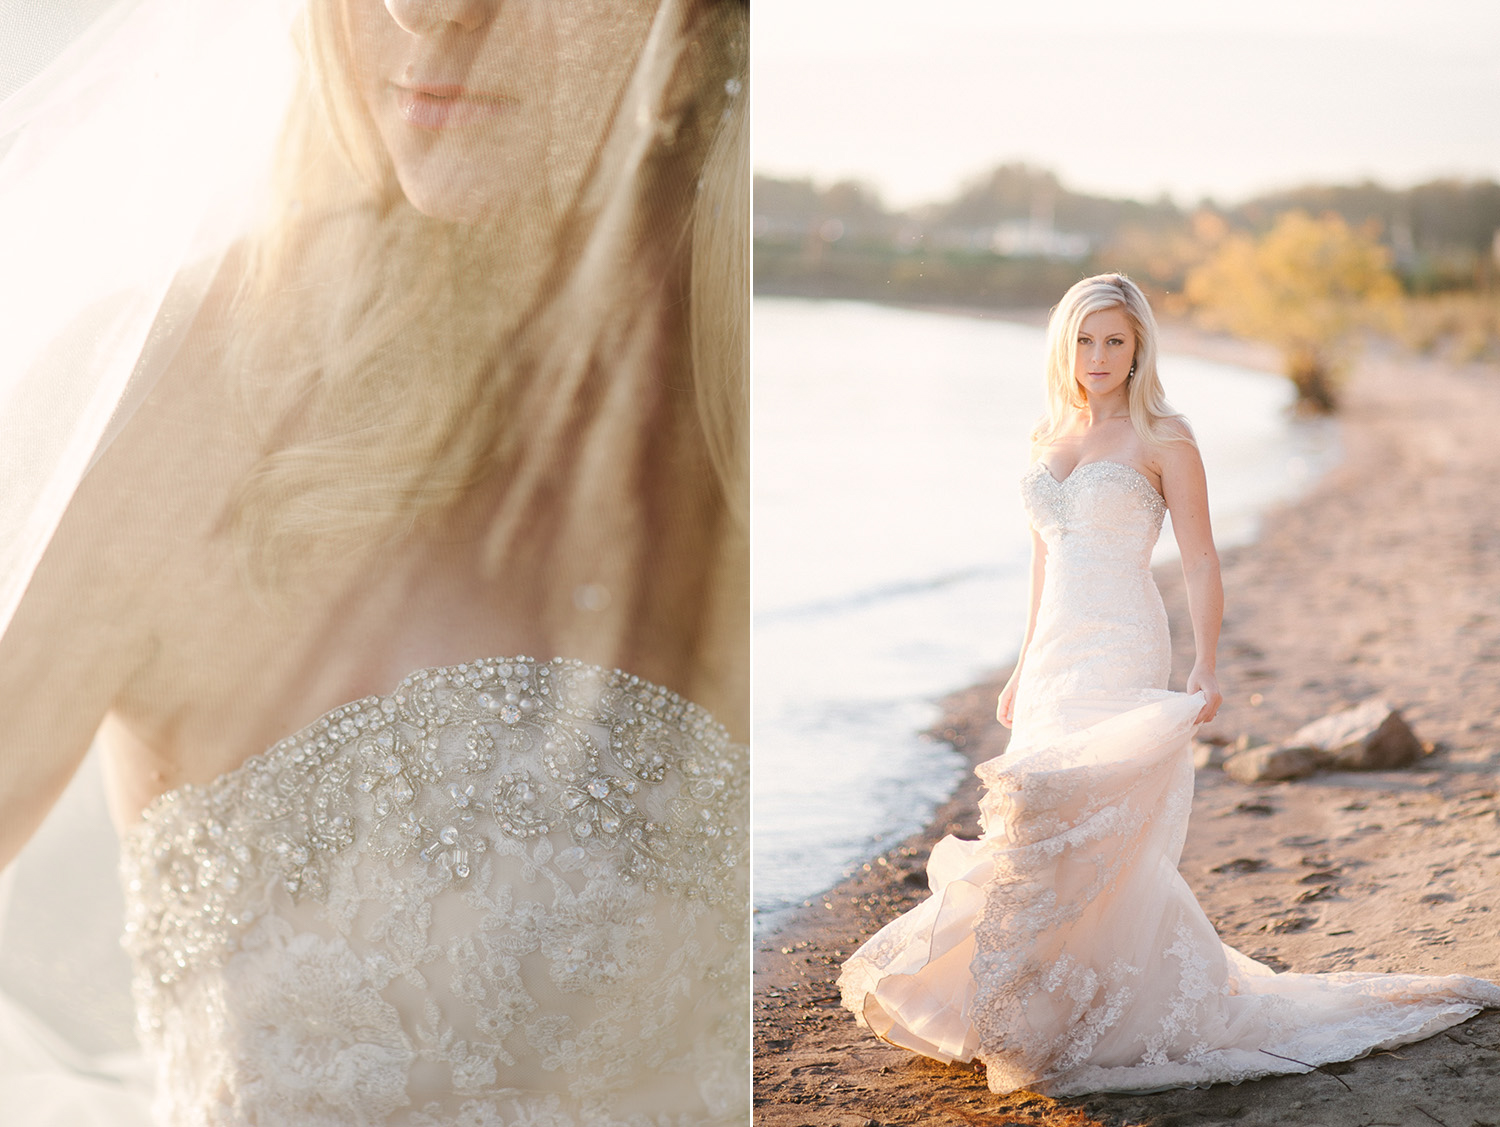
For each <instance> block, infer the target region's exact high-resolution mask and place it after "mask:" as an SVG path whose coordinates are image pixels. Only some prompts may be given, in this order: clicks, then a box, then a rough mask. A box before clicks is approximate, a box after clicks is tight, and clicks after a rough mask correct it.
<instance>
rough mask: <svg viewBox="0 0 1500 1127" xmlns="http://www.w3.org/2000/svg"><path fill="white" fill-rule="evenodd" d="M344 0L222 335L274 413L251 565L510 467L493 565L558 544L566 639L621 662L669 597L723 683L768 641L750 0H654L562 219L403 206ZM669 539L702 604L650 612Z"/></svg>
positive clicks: (246, 532)
mask: <svg viewBox="0 0 1500 1127" xmlns="http://www.w3.org/2000/svg"><path fill="white" fill-rule="evenodd" d="M341 8H342V5H340V4H338V3H337V0H314V2H313V3H311V4H310V6H309V8H308V10H307V12H306V13H305V15H304V21H303V41H304V47H303V52H304V57H305V59H306V63H307V66H306V70H307V75H306V77H304V79H303V84H304V89H303V90H302V92H301V93H302V96H301V97H300V98H299V99H298V102H299V108H298V110H297V112H296V113H295V114H294V116H293V118H292V120H291V121H290V123H289V125H288V128H287V131H286V134H285V141H284V146H283V167H282V169H281V171H280V173H279V177H278V187H277V198H278V203H277V205H276V207H275V210H274V215H273V222H272V223H271V224H270V225H269V226H268V228H267V230H266V232H265V233H264V235H263V237H262V238H261V239H259V240H258V241H257V242H256V244H255V245H254V246H253V247H252V248H251V249H250V252H249V256H248V265H247V268H246V271H245V281H244V283H243V285H242V286H241V294H240V299H239V309H238V317H237V325H236V331H235V334H234V336H233V339H232V340H231V342H230V347H229V358H230V363H231V364H232V365H233V366H234V368H235V369H237V370H238V372H239V373H240V374H241V382H242V385H243V387H244V388H245V395H246V398H247V400H248V401H249V402H251V403H254V404H256V405H257V406H256V408H255V409H256V410H257V411H258V412H259V413H262V414H266V415H267V417H269V418H271V419H273V420H274V423H273V425H271V426H270V427H268V428H267V429H266V431H265V441H264V448H265V453H264V455H263V457H262V458H261V460H260V463H259V465H258V466H256V467H255V469H254V470H253V471H252V473H251V474H250V477H249V479H248V480H247V481H246V482H245V483H244V486H243V488H242V490H241V492H240V495H239V496H238V498H237V499H236V502H235V505H234V509H233V512H232V513H231V517H230V523H231V526H232V529H233V533H234V535H235V536H236V538H237V543H238V544H239V545H240V548H241V555H242V558H244V559H246V560H247V561H248V566H249V568H250V570H251V573H252V574H254V575H259V576H262V577H264V576H269V577H270V578H271V580H272V581H274V580H275V579H276V577H277V576H278V575H280V574H283V573H285V572H287V571H288V570H295V569H296V568H297V567H299V566H306V565H307V563H308V562H316V561H318V560H322V559H326V558H329V557H330V556H333V555H336V554H339V553H343V552H348V551H350V550H351V549H358V548H361V547H363V548H374V547H378V545H379V544H380V543H381V542H382V541H383V540H384V539H387V538H389V537H392V536H399V535H401V534H403V533H404V532H406V531H408V530H409V529H411V528H412V527H413V526H414V525H416V524H418V523H420V522H422V521H424V520H426V519H428V518H429V517H431V516H434V515H436V514H438V513H440V512H442V511H445V510H447V509H449V508H451V507H452V506H453V505H455V504H457V503H458V502H459V501H460V500H461V499H462V498H463V497H464V496H465V495H467V494H468V493H469V491H470V490H471V489H472V487H473V486H475V485H476V484H477V483H478V482H480V481H481V480H484V479H486V478H488V479H490V480H495V479H496V478H497V477H499V478H501V479H503V481H504V494H503V498H502V500H501V504H500V507H499V510H498V513H497V515H496V516H495V518H494V519H493V521H492V522H491V523H490V526H489V529H488V532H487V535H486V556H487V558H488V561H489V564H490V566H491V569H492V570H498V569H499V568H500V567H501V566H502V565H503V564H504V563H505V562H506V561H508V560H512V559H516V558H519V557H522V556H527V557H532V558H534V557H535V553H537V552H547V553H548V554H549V560H548V564H549V569H550V574H553V575H554V576H555V580H554V581H553V586H554V587H555V592H554V595H555V598H551V600H550V601H551V604H552V605H549V606H548V607H545V608H542V609H543V614H544V619H545V620H546V621H547V622H548V624H549V625H550V626H551V627H552V629H553V636H554V637H555V638H557V644H558V646H559V648H560V650H566V651H567V652H570V653H572V654H574V655H577V656H589V655H591V654H598V653H608V652H609V651H610V648H611V642H610V639H611V638H613V639H616V640H618V639H620V638H622V637H624V636H625V635H626V634H627V633H628V631H629V630H630V629H631V628H632V626H634V627H636V628H639V627H640V625H641V623H642V622H643V621H649V620H651V619H652V618H653V617H658V618H659V617H661V616H662V615H664V614H666V615H670V616H675V617H676V618H678V619H683V620H685V622H686V625H685V627H684V629H687V630H689V631H696V632H697V634H698V636H699V644H700V647H701V648H703V649H704V650H705V656H704V661H703V665H704V669H705V677H714V676H719V675H721V674H722V673H723V672H724V670H725V669H726V668H727V667H728V666H730V665H734V664H735V663H737V662H738V663H740V664H743V662H741V661H740V659H739V658H737V657H730V656H725V655H726V654H737V653H738V651H739V649H740V648H742V646H741V643H742V642H744V641H745V640H746V639H747V631H748V611H745V613H743V614H741V613H740V609H737V608H740V605H741V603H742V602H743V601H744V600H743V599H742V598H741V595H740V593H739V592H740V588H741V587H742V586H743V585H744V583H745V577H744V576H743V575H742V574H740V573H741V572H743V571H744V568H745V565H744V564H743V561H741V560H740V559H739V558H738V557H739V556H741V555H743V554H744V551H743V545H744V544H745V543H746V536H747V534H746V527H747V524H748V502H747V499H746V493H747V490H748V485H747V475H746V473H745V468H744V467H745V462H746V454H747V451H746V436H745V435H746V426H745V416H746V413H747V408H746V386H745V369H746V352H747V339H746V336H745V325H746V322H747V320H748V305H749V285H748V262H747V258H746V251H745V244H746V243H747V241H748V230H749V205H748V197H747V192H748V182H749V173H748V132H747V125H746V122H747V115H748V110H747V106H746V101H747V98H746V93H745V91H744V82H745V72H746V55H747V46H748V44H747V39H748V20H747V15H746V6H745V5H744V4H743V3H740V2H737V0H661V3H660V4H659V5H658V7H657V10H656V13H655V16H654V18H653V21H652V25H651V28H650V31H649V33H648V35H647V38H646V41H645V44H644V46H643V47H642V49H641V52H640V55H639V57H638V59H637V60H636V62H635V65H634V68H633V70H632V72H631V74H630V77H629V79H628V81H627V83H626V85H625V88H624V90H623V93H622V94H621V95H620V100H619V102H618V104H617V105H616V106H615V107H614V112H613V115H612V120H611V122H610V124H609V126H608V128H607V129H606V132H605V135H604V138H603V141H602V142H601V144H600V145H599V148H598V149H597V151H596V152H595V153H594V155H593V159H592V162H591V165H590V167H589V168H588V170H587V172H586V174H585V176H584V179H583V182H582V185H581V187H580V188H579V190H578V191H577V193H576V196H575V197H574V198H572V199H570V200H565V201H556V202H557V203H558V205H559V210H560V214H559V216H558V218H557V220H556V222H555V224H554V225H553V226H552V228H551V229H550V230H547V231H542V232H537V231H534V230H530V229H521V230H517V228H518V227H520V228H527V227H528V225H526V224H517V223H515V222H514V220H512V221H511V223H510V224H509V225H508V226H507V225H504V224H499V223H494V222H489V223H485V222H481V223H478V224H475V225H462V224H454V223H448V222H444V221H441V220H436V219H432V218H429V217H427V216H425V215H422V214H421V213H420V212H418V211H417V210H416V209H415V208H413V207H412V206H411V205H410V204H409V203H407V202H406V200H405V198H404V196H403V195H402V194H401V192H400V189H399V187H398V186H397V184H396V182H395V176H394V171H393V168H392V166H391V164H390V160H389V157H388V156H387V155H386V153H385V150H384V146H383V145H382V144H381V143H380V141H379V137H378V134H377V133H376V131H375V127H374V123H373V122H372V121H371V120H370V119H369V117H368V114H367V112H366V111H365V109H364V107H363V104H362V102H361V101H360V99H359V98H358V97H357V95H356V93H355V82H354V78H353V75H352V73H351V69H350V68H351V63H350V56H349V51H348V47H347V29H346V28H345V27H344V26H343V20H342V17H341V14H340V10H341ZM528 239H529V240H531V243H532V244H533V245H530V246H527V244H526V240H528ZM518 246H519V247H520V249H521V251H522V253H519V254H518V253H517V250H518ZM267 401H270V402H271V403H272V404H273V406H272V407H271V409H270V410H269V412H267V410H266V407H265V406H264V405H265V403H266V402H267ZM646 481H650V482H652V483H654V484H655V485H656V486H658V487H661V488H664V489H665V490H666V498H665V501H664V502H660V503H658V505H657V509H656V513H657V516H658V517H660V516H661V514H662V511H663V510H665V511H666V512H667V515H668V516H669V517H670V518H671V522H672V524H673V527H674V529H677V530H678V531H677V532H676V533H675V534H674V538H673V541H672V542H671V543H670V544H668V545H666V546H663V545H662V544H660V543H650V542H648V539H649V538H648V537H647V536H646V535H645V531H646V528H647V524H648V522H647V520H646V519H645V518H646V516H647V513H646V512H645V508H646V507H647V504H648V500H647V498H645V497H644V496H643V489H644V485H643V483H644V482H646ZM539 522H545V524H546V525H547V526H548V527H549V528H551V529H554V530H555V534H554V535H552V536H551V539H550V541H549V543H550V545H551V546H550V547H548V546H545V545H543V544H541V543H540V542H539V538H538V537H537V536H536V535H534V532H535V529H536V528H537V527H538V526H539ZM662 553H676V554H677V556H679V557H682V558H688V559H691V560H695V561H701V562H702V563H703V565H704V566H703V570H704V572H705V578H704V581H703V582H702V584H701V585H700V588H701V590H700V598H699V600H698V602H699V605H697V606H696V607H694V606H688V607H682V606H678V607H670V608H663V607H661V606H657V605H655V604H654V603H653V599H652V595H651V590H650V587H651V585H650V584H649V583H647V582H646V574H645V573H646V570H647V568H648V567H650V566H654V564H655V563H656V562H659V561H657V560H656V559H655V557H657V556H660V555H661V554H662ZM596 587H603V588H604V589H606V590H608V591H609V593H610V597H609V599H608V606H607V608H605V609H603V610H601V611H599V612H598V613H591V614H588V615H580V614H579V610H580V607H579V606H577V605H575V597H576V592H578V591H579V590H583V589H585V588H596ZM742 620H743V621H742ZM585 630H586V631H587V632H588V637H587V638H586V639H584V638H581V637H578V636H577V635H580V632H582V631H585ZM709 651H713V652H714V653H717V654H718V655H719V656H718V657H715V656H713V653H710V652H709ZM685 689H686V691H688V692H689V693H691V692H692V689H693V687H692V686H686V687H685Z"/></svg>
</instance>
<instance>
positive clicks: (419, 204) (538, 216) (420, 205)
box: [396, 167, 552, 225]
mask: <svg viewBox="0 0 1500 1127" xmlns="http://www.w3.org/2000/svg"><path fill="white" fill-rule="evenodd" d="M506 171H507V172H508V170H506ZM473 172H474V169H472V168H463V169H458V170H453V169H434V168H431V167H427V168H416V169H400V168H398V169H397V173H396V179H397V182H398V183H399V184H400V186H401V194H402V195H404V196H405V197H406V202H407V203H409V204H411V206H412V207H414V208H416V210H418V211H420V212H421V213H422V214H423V215H425V216H427V217H428V218H429V219H437V220H440V221H442V222H445V223H466V224H477V223H484V224H500V225H505V224H507V223H528V224H531V223H541V224H545V223H546V220H547V217H548V216H549V215H550V213H551V211H552V209H551V208H550V207H549V206H548V204H547V200H546V197H545V194H544V193H543V192H540V191H537V190H536V189H535V188H531V187H528V186H527V185H525V184H512V183H509V182H507V181H508V179H509V177H508V175H507V176H506V177H505V178H504V179H502V178H499V177H496V178H489V179H480V178H479V177H476V176H474V175H473V174H472V173H473Z"/></svg>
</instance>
